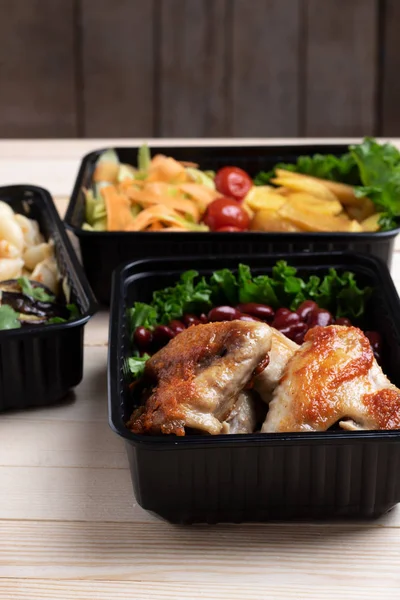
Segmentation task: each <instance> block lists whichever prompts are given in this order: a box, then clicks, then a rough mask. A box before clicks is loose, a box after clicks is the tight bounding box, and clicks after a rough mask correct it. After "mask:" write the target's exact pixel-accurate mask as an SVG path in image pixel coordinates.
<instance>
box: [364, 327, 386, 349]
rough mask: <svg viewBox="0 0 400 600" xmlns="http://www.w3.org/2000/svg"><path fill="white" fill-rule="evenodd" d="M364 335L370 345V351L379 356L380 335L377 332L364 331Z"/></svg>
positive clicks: (380, 346) (380, 347)
mask: <svg viewBox="0 0 400 600" xmlns="http://www.w3.org/2000/svg"><path fill="white" fill-rule="evenodd" d="M364 333H365V335H366V336H367V338H368V339H369V343H370V344H371V348H372V350H373V351H374V352H377V353H378V354H379V353H380V352H381V350H382V336H381V334H380V333H379V332H378V331H365V332H364Z"/></svg>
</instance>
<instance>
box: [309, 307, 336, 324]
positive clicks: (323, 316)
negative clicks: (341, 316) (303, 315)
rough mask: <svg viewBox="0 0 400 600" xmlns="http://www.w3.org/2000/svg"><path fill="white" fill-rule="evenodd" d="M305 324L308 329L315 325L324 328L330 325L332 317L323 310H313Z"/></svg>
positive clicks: (327, 311)
mask: <svg viewBox="0 0 400 600" xmlns="http://www.w3.org/2000/svg"><path fill="white" fill-rule="evenodd" d="M307 322H308V326H309V328H310V329H311V328H312V327H315V326H316V325H320V326H321V327H326V326H327V325H332V323H333V317H332V315H331V313H330V312H329V310H326V309H325V308H319V309H318V310H313V311H312V312H311V313H310V314H309V316H308V319H307Z"/></svg>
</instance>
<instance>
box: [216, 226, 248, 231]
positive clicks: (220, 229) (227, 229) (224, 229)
mask: <svg viewBox="0 0 400 600" xmlns="http://www.w3.org/2000/svg"><path fill="white" fill-rule="evenodd" d="M217 231H218V232H219V231H242V229H239V227H233V226H232V225H226V226H225V227H220V228H219V229H217Z"/></svg>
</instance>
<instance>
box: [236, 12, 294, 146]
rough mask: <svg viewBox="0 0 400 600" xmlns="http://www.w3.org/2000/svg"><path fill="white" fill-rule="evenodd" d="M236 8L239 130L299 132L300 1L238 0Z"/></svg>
mask: <svg viewBox="0 0 400 600" xmlns="http://www.w3.org/2000/svg"><path fill="white" fill-rule="evenodd" d="M232 10H233V17H232V18H233V54H232V78H231V85H232V88H233V89H232V93H233V97H232V112H233V114H232V133H233V135H237V136H241V135H243V136H248V135H268V136H274V135H282V136H285V135H287V136H289V135H297V134H299V132H300V131H299V125H300V123H299V103H300V100H301V98H300V88H299V82H300V78H299V73H300V71H299V68H300V64H301V56H300V55H299V40H300V33H301V30H300V1H299V0H253V1H252V2H251V7H250V6H249V2H248V0H234V1H233V9H232ZM283 31H284V32H285V33H284V35H282V33H283Z"/></svg>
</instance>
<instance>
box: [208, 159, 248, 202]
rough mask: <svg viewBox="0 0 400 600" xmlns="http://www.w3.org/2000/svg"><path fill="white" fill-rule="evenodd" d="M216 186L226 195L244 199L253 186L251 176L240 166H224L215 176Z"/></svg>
mask: <svg viewBox="0 0 400 600" xmlns="http://www.w3.org/2000/svg"><path fill="white" fill-rule="evenodd" d="M215 187H216V188H217V190H218V191H219V192H221V194H224V196H230V197H231V198H235V200H243V198H244V197H245V196H246V194H247V193H248V192H249V190H250V189H251V188H252V187H253V182H252V180H251V178H250V177H249V176H248V175H247V173H246V171H243V169H239V167H223V168H222V169H220V170H219V171H217V174H216V176H215Z"/></svg>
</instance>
